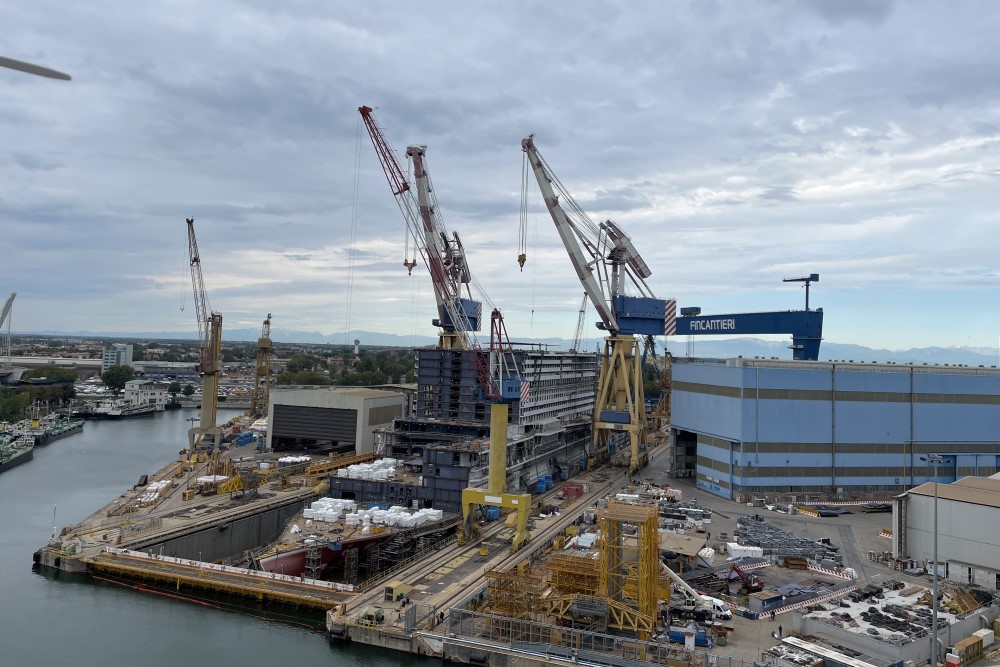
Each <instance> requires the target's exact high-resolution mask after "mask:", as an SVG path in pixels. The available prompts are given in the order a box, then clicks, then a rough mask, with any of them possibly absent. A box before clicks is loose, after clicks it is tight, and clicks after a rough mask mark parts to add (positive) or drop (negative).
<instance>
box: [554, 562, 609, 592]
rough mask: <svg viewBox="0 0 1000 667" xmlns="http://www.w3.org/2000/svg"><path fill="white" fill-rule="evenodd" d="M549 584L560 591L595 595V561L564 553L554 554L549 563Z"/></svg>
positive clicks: (596, 584)
mask: <svg viewBox="0 0 1000 667" xmlns="http://www.w3.org/2000/svg"><path fill="white" fill-rule="evenodd" d="M549 584H551V585H552V587H553V588H555V589H557V590H559V591H560V592H562V593H583V594H584V595H596V594H597V589H598V585H599V581H598V575H597V561H596V560H594V559H592V558H583V557H580V556H568V555H565V554H560V555H558V556H554V557H553V558H552V561H551V562H550V563H549Z"/></svg>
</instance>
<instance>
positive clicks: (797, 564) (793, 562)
mask: <svg viewBox="0 0 1000 667" xmlns="http://www.w3.org/2000/svg"><path fill="white" fill-rule="evenodd" d="M785 567H787V568H788V569H789V570H808V569H809V561H808V560H806V559H805V558H799V557H797V556H785Z"/></svg>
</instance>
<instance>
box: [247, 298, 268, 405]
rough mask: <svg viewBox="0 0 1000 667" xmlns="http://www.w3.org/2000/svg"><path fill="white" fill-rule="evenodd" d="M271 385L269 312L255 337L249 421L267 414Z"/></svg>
mask: <svg viewBox="0 0 1000 667" xmlns="http://www.w3.org/2000/svg"><path fill="white" fill-rule="evenodd" d="M270 386H271V313H268V314H267V319H266V320H264V324H263V326H262V327H261V330H260V338H258V339H257V368H256V370H255V371H254V374H253V393H252V394H251V395H250V410H249V412H247V416H248V417H249V418H250V420H251V421H254V420H257V419H260V418H261V417H266V416H267V402H268V399H269V397H270Z"/></svg>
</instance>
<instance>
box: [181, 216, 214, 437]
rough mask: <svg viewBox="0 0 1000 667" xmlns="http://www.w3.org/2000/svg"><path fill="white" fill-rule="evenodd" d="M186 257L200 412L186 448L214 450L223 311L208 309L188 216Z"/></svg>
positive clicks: (195, 244) (197, 253) (196, 243)
mask: <svg viewBox="0 0 1000 667" xmlns="http://www.w3.org/2000/svg"><path fill="white" fill-rule="evenodd" d="M187 230H188V259H189V261H190V264H191V287H192V289H193V290H194V307H195V315H196V317H197V318H198V341H199V350H200V353H201V355H200V358H199V363H198V374H199V375H200V376H201V412H199V414H198V416H199V423H198V425H197V426H193V427H192V428H190V429H189V430H188V448H189V450H190V451H194V450H195V448H197V447H200V448H201V449H207V450H210V451H214V450H215V449H216V448H218V446H219V444H220V443H221V442H222V430H221V429H220V428H219V427H218V425H217V424H216V423H215V421H216V417H217V416H218V412H219V370H220V369H221V368H222V315H221V314H220V313H216V312H215V311H213V310H211V309H210V308H209V305H208V296H207V295H206V294H205V281H204V279H203V278H202V275H201V254H200V253H199V252H198V240H197V239H196V238H195V235H194V218H188V219H187Z"/></svg>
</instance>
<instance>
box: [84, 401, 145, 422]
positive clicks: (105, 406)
mask: <svg viewBox="0 0 1000 667" xmlns="http://www.w3.org/2000/svg"><path fill="white" fill-rule="evenodd" d="M153 414H156V405H155V404H153V403H130V402H129V401H123V400H111V401H101V402H100V403H98V404H97V405H96V406H94V407H93V408H92V409H91V410H90V411H88V412H86V413H84V415H83V416H84V417H86V418H87V419H130V418H132V417H146V416H149V415H153Z"/></svg>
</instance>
